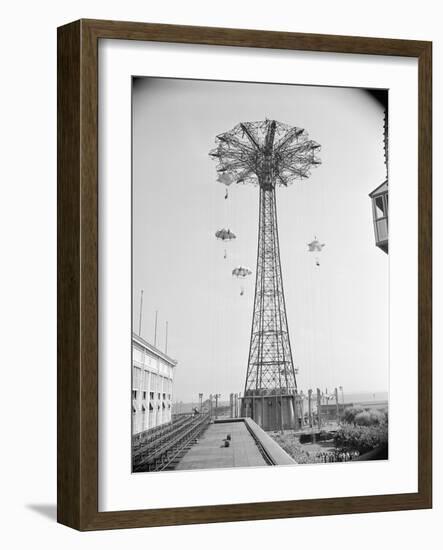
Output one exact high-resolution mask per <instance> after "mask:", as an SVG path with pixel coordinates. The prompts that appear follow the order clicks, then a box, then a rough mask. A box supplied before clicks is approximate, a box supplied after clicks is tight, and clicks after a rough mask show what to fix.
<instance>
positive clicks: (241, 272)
mask: <svg viewBox="0 0 443 550" xmlns="http://www.w3.org/2000/svg"><path fill="white" fill-rule="evenodd" d="M251 274H252V271H251V270H250V269H249V267H244V266H242V265H240V266H238V267H236V268H234V269H233V270H232V276H233V277H236V278H237V279H246V277H249V275H251ZM244 293H245V287H244V285H243V283H242V284H241V286H240V296H243V294H244Z"/></svg>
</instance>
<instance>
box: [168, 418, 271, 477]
mask: <svg viewBox="0 0 443 550" xmlns="http://www.w3.org/2000/svg"><path fill="white" fill-rule="evenodd" d="M228 433H229V434H231V442H230V443H231V444H230V446H229V447H225V446H224V439H225V438H226V436H227V434H228ZM242 466H267V463H266V461H265V459H264V458H263V456H262V455H261V454H260V451H259V449H258V447H257V445H256V443H255V441H254V439H253V437H252V436H251V434H250V433H249V431H248V429H247V427H246V426H245V424H244V423H243V422H232V423H227V424H224V423H223V424H211V425H210V426H209V427H208V428H207V430H206V431H205V433H204V435H203V436H202V437H201V439H200V440H199V441H198V443H196V444H195V445H194V446H193V447H192V448H191V449H190V450H189V451H188V452H187V453H186V455H185V456H184V457H183V458H182V459H181V460H180V462H179V464H178V465H177V467H176V468H175V469H176V470H195V469H200V468H204V469H209V468H236V467H242Z"/></svg>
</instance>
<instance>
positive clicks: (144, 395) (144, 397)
mask: <svg viewBox="0 0 443 550" xmlns="http://www.w3.org/2000/svg"><path fill="white" fill-rule="evenodd" d="M143 399H146V392H145V391H144V392H143Z"/></svg>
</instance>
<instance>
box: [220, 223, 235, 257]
mask: <svg viewBox="0 0 443 550" xmlns="http://www.w3.org/2000/svg"><path fill="white" fill-rule="evenodd" d="M215 237H216V238H217V239H218V240H220V241H223V242H225V241H226V242H230V241H233V240H234V239H236V238H237V237H236V235H235V233H233V232H232V231H231V230H230V229H224V228H223V229H219V230H218V231H216V232H215ZM223 257H224V258H225V259H226V258H227V257H228V254H227V252H226V248H225V251H224V255H223Z"/></svg>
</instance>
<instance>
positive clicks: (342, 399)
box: [338, 386, 345, 413]
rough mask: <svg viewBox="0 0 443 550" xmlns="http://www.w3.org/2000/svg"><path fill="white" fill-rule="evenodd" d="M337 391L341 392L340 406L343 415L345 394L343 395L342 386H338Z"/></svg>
mask: <svg viewBox="0 0 443 550" xmlns="http://www.w3.org/2000/svg"><path fill="white" fill-rule="evenodd" d="M338 389H339V390H340V392H341V405H342V408H343V411H342V412H343V413H344V412H345V394H344V393H343V386H339V387H338Z"/></svg>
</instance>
